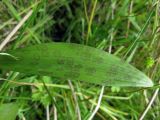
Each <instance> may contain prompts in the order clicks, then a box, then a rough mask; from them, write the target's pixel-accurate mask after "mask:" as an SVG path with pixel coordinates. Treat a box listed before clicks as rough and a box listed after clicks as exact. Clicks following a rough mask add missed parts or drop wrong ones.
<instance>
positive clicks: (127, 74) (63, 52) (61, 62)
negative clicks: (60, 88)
mask: <svg viewBox="0 0 160 120" xmlns="http://www.w3.org/2000/svg"><path fill="white" fill-rule="evenodd" d="M7 53H9V54H11V55H12V56H15V57H16V58H18V59H14V58H13V57H10V56H8V55H7V56H4V55H3V56H0V67H1V68H3V69H8V70H13V71H18V72H22V73H31V74H40V75H49V76H55V77H58V78H62V79H66V80H67V79H71V80H80V81H86V82H90V83H95V84H101V85H106V86H133V87H135V86H138V87H150V86H152V85H153V83H152V81H151V80H150V79H149V78H148V77H147V76H146V75H145V74H143V73H142V72H140V71H139V70H138V69H136V68H134V67H133V66H131V65H130V64H128V63H126V62H124V61H122V60H121V59H119V58H117V57H115V56H113V55H110V54H108V53H106V52H104V51H101V50H98V49H96V48H92V47H88V46H83V45H78V44H68V43H54V44H52V43H49V44H41V45H34V46H30V47H26V48H21V49H17V50H12V51H8V52H7Z"/></svg>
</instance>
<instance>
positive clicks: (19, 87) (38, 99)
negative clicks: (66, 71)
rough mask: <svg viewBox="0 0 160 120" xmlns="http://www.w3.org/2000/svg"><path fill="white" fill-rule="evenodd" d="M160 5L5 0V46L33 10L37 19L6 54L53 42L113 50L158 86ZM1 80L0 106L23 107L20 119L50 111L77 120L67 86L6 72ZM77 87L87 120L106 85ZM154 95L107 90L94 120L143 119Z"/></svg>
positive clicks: (157, 114) (153, 115) (154, 111)
mask: <svg viewBox="0 0 160 120" xmlns="http://www.w3.org/2000/svg"><path fill="white" fill-rule="evenodd" d="M159 5H160V3H159V1H158V0H154V1H151V0H143V1H142V0H121V1H119V0H111V1H107V0H91V1H89V0H81V1H80V0H78V1H76V0H57V1H51V0H49V1H47V0H28V1H27V0H17V1H11V0H2V1H1V2H0V23H1V24H0V42H2V41H3V40H4V39H5V38H6V37H7V36H8V35H9V33H10V32H11V31H12V29H13V28H14V27H15V26H16V25H17V24H18V23H19V22H20V21H21V20H22V18H23V17H24V16H25V15H26V14H27V13H28V12H29V11H30V10H31V9H32V10H33V13H32V15H31V16H30V17H29V19H28V20H27V21H26V22H25V24H23V26H22V27H21V28H20V29H19V30H18V32H16V34H15V35H14V36H13V37H12V38H11V41H10V42H9V43H8V44H7V45H6V46H5V47H4V48H3V50H13V49H16V48H21V47H24V46H28V45H35V44H41V43H49V42H69V43H70V42H71V43H78V44H86V45H88V46H92V47H96V48H99V49H101V50H104V51H106V52H108V51H109V48H111V53H112V54H114V55H116V56H118V57H120V58H121V59H123V60H125V61H127V62H129V63H130V64H132V65H133V66H135V67H137V68H138V69H140V70H141V71H143V72H144V73H145V74H146V75H148V76H149V77H150V78H151V79H152V80H153V82H154V83H155V84H158V83H159V75H160V65H159V61H160V52H159V51H160V41H159V37H160V36H159V35H160V34H159V22H160V19H159ZM0 69H1V68H0ZM0 79H1V81H0V82H1V85H0V106H2V105H3V104H4V103H10V102H16V103H18V104H19V110H18V114H17V119H23V118H25V119H26V120H35V119H39V120H44V119H46V118H47V111H48V108H49V117H50V120H52V119H54V117H55V116H56V115H57V117H58V120H66V119H68V120H75V119H77V113H76V102H75V99H74V97H73V92H72V91H71V90H70V86H69V84H68V81H60V80H58V79H57V78H53V77H49V76H37V75H26V74H22V73H17V72H13V71H3V70H1V73H0ZM43 81H44V82H45V83H43ZM44 84H45V86H44ZM72 84H73V87H74V91H75V93H76V95H77V102H78V106H79V108H80V111H81V118H82V120H87V119H88V118H89V116H90V115H91V113H92V112H93V110H94V109H95V105H97V101H98V97H99V94H100V89H101V86H98V85H93V84H89V83H85V82H72ZM138 89H141V88H138ZM155 90H156V87H153V88H152V89H142V90H140V91H138V90H137V88H123V87H121V88H117V87H105V92H104V95H103V99H102V102H101V106H100V109H99V111H98V113H97V114H96V116H95V117H94V120H138V119H139V117H140V116H141V114H142V113H143V111H144V110H145V109H146V106H147V103H148V101H149V100H150V98H151V97H152V95H153V92H154V91H155ZM135 91H136V92H135ZM51 97H52V98H53V99H50V98H51ZM159 101H160V98H159V96H157V97H156V99H155V101H154V104H153V105H152V107H151V108H150V110H149V112H147V114H146V115H145V120H158V119H159V118H160V106H159V104H160V102H159ZM55 107H56V108H57V112H55Z"/></svg>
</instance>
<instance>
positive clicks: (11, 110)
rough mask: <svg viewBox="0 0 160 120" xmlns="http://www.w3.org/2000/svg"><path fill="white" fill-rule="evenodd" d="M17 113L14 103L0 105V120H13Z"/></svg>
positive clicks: (16, 106)
mask: <svg viewBox="0 0 160 120" xmlns="http://www.w3.org/2000/svg"><path fill="white" fill-rule="evenodd" d="M17 112H18V105H17V104H16V103H7V104H2V105H0V120H15V118H16V115H17Z"/></svg>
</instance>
